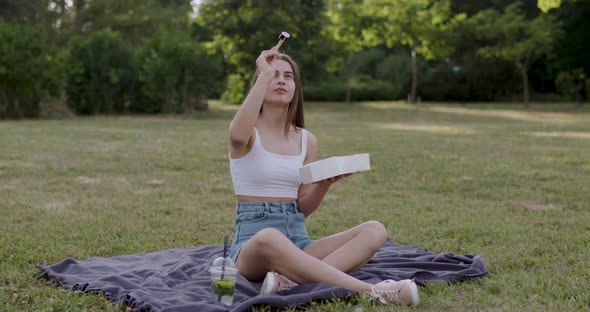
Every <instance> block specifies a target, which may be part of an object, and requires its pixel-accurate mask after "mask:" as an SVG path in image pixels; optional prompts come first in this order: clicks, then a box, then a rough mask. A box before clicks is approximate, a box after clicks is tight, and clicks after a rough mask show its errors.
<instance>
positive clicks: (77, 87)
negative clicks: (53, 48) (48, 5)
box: [66, 29, 137, 114]
mask: <svg viewBox="0 0 590 312" xmlns="http://www.w3.org/2000/svg"><path fill="white" fill-rule="evenodd" d="M132 60H133V54H132V52H131V50H130V49H129V48H128V47H127V46H126V45H125V43H124V41H123V39H122V38H121V36H120V35H119V34H118V33H116V32H113V31H111V30H110V29H105V30H101V31H97V32H94V33H92V34H91V35H90V36H88V37H83V38H76V39H75V40H72V42H71V43H70V49H69V57H68V70H67V73H66V75H67V86H66V94H67V97H68V105H69V106H70V108H72V109H73V110H74V111H75V112H76V113H78V114H96V113H103V114H111V113H120V112H123V111H125V110H126V109H127V107H128V105H129V102H130V97H131V92H132V86H133V85H134V84H135V80H136V76H137V74H136V70H135V68H134V67H133V62H132Z"/></svg>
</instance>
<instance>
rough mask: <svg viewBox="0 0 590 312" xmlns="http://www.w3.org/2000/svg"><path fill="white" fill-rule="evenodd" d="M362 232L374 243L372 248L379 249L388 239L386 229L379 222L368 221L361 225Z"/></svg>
mask: <svg viewBox="0 0 590 312" xmlns="http://www.w3.org/2000/svg"><path fill="white" fill-rule="evenodd" d="M363 232H365V233H366V235H370V236H371V241H372V242H374V248H375V249H379V248H381V246H383V244H385V241H386V240H387V238H388V237H389V234H388V233H387V228H385V226H384V225H383V224H382V223H381V222H379V221H368V222H365V223H363Z"/></svg>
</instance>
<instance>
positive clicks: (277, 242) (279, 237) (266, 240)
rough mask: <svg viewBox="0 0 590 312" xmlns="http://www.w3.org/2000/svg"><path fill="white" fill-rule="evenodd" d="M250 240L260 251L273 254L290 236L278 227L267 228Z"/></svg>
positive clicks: (269, 254)
mask: <svg viewBox="0 0 590 312" xmlns="http://www.w3.org/2000/svg"><path fill="white" fill-rule="evenodd" d="M250 240H251V242H252V243H253V244H254V246H256V249H257V250H258V251H259V252H260V253H262V254H265V255H268V256H272V255H273V254H274V253H278V252H279V250H278V249H279V247H280V246H281V245H283V244H285V240H288V238H287V237H286V236H285V235H284V234H283V233H281V232H280V231H279V230H277V229H274V228H266V229H262V230H260V231H258V233H256V234H254V236H252V238H251V239H250Z"/></svg>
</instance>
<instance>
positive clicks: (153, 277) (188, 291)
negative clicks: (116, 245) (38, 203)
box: [37, 242, 487, 312]
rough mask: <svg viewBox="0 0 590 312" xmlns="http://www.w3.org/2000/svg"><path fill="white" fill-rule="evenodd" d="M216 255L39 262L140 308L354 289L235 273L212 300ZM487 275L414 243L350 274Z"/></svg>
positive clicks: (443, 278) (215, 250)
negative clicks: (229, 292)
mask: <svg viewBox="0 0 590 312" xmlns="http://www.w3.org/2000/svg"><path fill="white" fill-rule="evenodd" d="M222 253H223V246H222V245H207V246H200V247H195V248H177V249H170V250H164V251H158V252H151V253H143V254H135V255H123V256H116V257H111V258H90V259H87V260H84V261H79V260H74V259H72V258H67V259H65V260H64V261H62V262H60V263H56V264H53V265H38V266H37V267H38V268H39V269H41V270H42V271H43V272H42V273H41V274H40V275H39V278H46V279H48V280H49V281H51V282H53V283H55V284H56V285H57V286H59V287H63V288H65V289H70V290H77V291H82V292H85V293H102V294H103V295H104V296H105V297H106V298H107V299H108V300H111V301H114V302H124V303H125V304H127V305H128V306H129V307H130V308H132V309H136V310H147V311H204V312H209V311H211V312H214V311H246V310H248V309H249V308H250V307H251V306H253V305H257V304H264V305H268V306H273V307H287V306H294V305H299V304H306V303H309V302H310V301H312V300H321V299H331V298H343V297H347V296H350V295H354V294H355V293H354V292H353V291H351V290H348V289H345V288H342V287H335V286H330V285H327V284H322V283H317V284H306V285H300V286H297V287H295V288H293V289H291V290H289V291H284V292H281V293H278V294H270V295H258V291H259V289H260V286H261V282H250V281H248V280H246V279H245V278H244V277H242V276H239V277H238V281H237V284H236V293H235V296H234V303H233V305H231V306H224V305H222V304H220V303H216V302H213V301H211V294H210V286H211V282H210V275H209V272H208V269H209V267H210V266H211V263H212V261H213V260H215V258H217V257H219V256H221V254H222ZM486 273H487V269H486V266H485V264H484V261H483V259H482V258H481V257H480V256H479V255H455V254H452V253H432V252H429V251H427V250H425V249H423V248H418V247H415V246H404V245H398V244H394V243H390V242H388V243H386V244H385V245H384V246H383V247H382V248H381V249H380V250H379V251H378V252H377V253H376V254H375V255H374V256H373V258H372V259H371V260H370V261H369V263H367V264H366V265H365V266H363V267H362V268H361V269H360V270H358V271H356V272H352V273H350V275H352V276H354V277H356V278H359V279H361V280H364V281H367V282H370V283H376V282H379V281H381V280H384V279H394V280H400V279H407V278H415V280H416V282H417V283H419V284H425V283H427V282H434V281H440V282H458V281H462V280H465V279H467V278H470V277H476V276H482V275H485V274H486Z"/></svg>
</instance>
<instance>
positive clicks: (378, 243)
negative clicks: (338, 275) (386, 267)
mask: <svg viewBox="0 0 590 312" xmlns="http://www.w3.org/2000/svg"><path fill="white" fill-rule="evenodd" d="M387 236H388V235H387V229H386V228H385V226H383V224H381V223H380V222H377V221H368V222H365V223H363V224H360V225H358V226H355V227H353V228H351V229H349V230H346V231H344V232H340V233H336V234H333V235H330V236H327V237H324V238H321V239H318V240H315V241H314V242H313V243H311V244H310V245H309V246H307V248H305V252H306V253H308V254H310V255H312V256H314V257H316V258H318V259H320V260H322V261H324V262H325V263H327V264H329V265H331V266H333V267H335V268H337V269H338V270H340V271H343V272H352V271H356V270H358V269H359V268H360V267H361V266H363V265H364V264H365V263H367V262H368V261H369V260H370V259H371V257H373V255H374V254H375V252H377V250H379V248H381V247H382V246H383V244H384V243H385V240H387Z"/></svg>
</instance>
